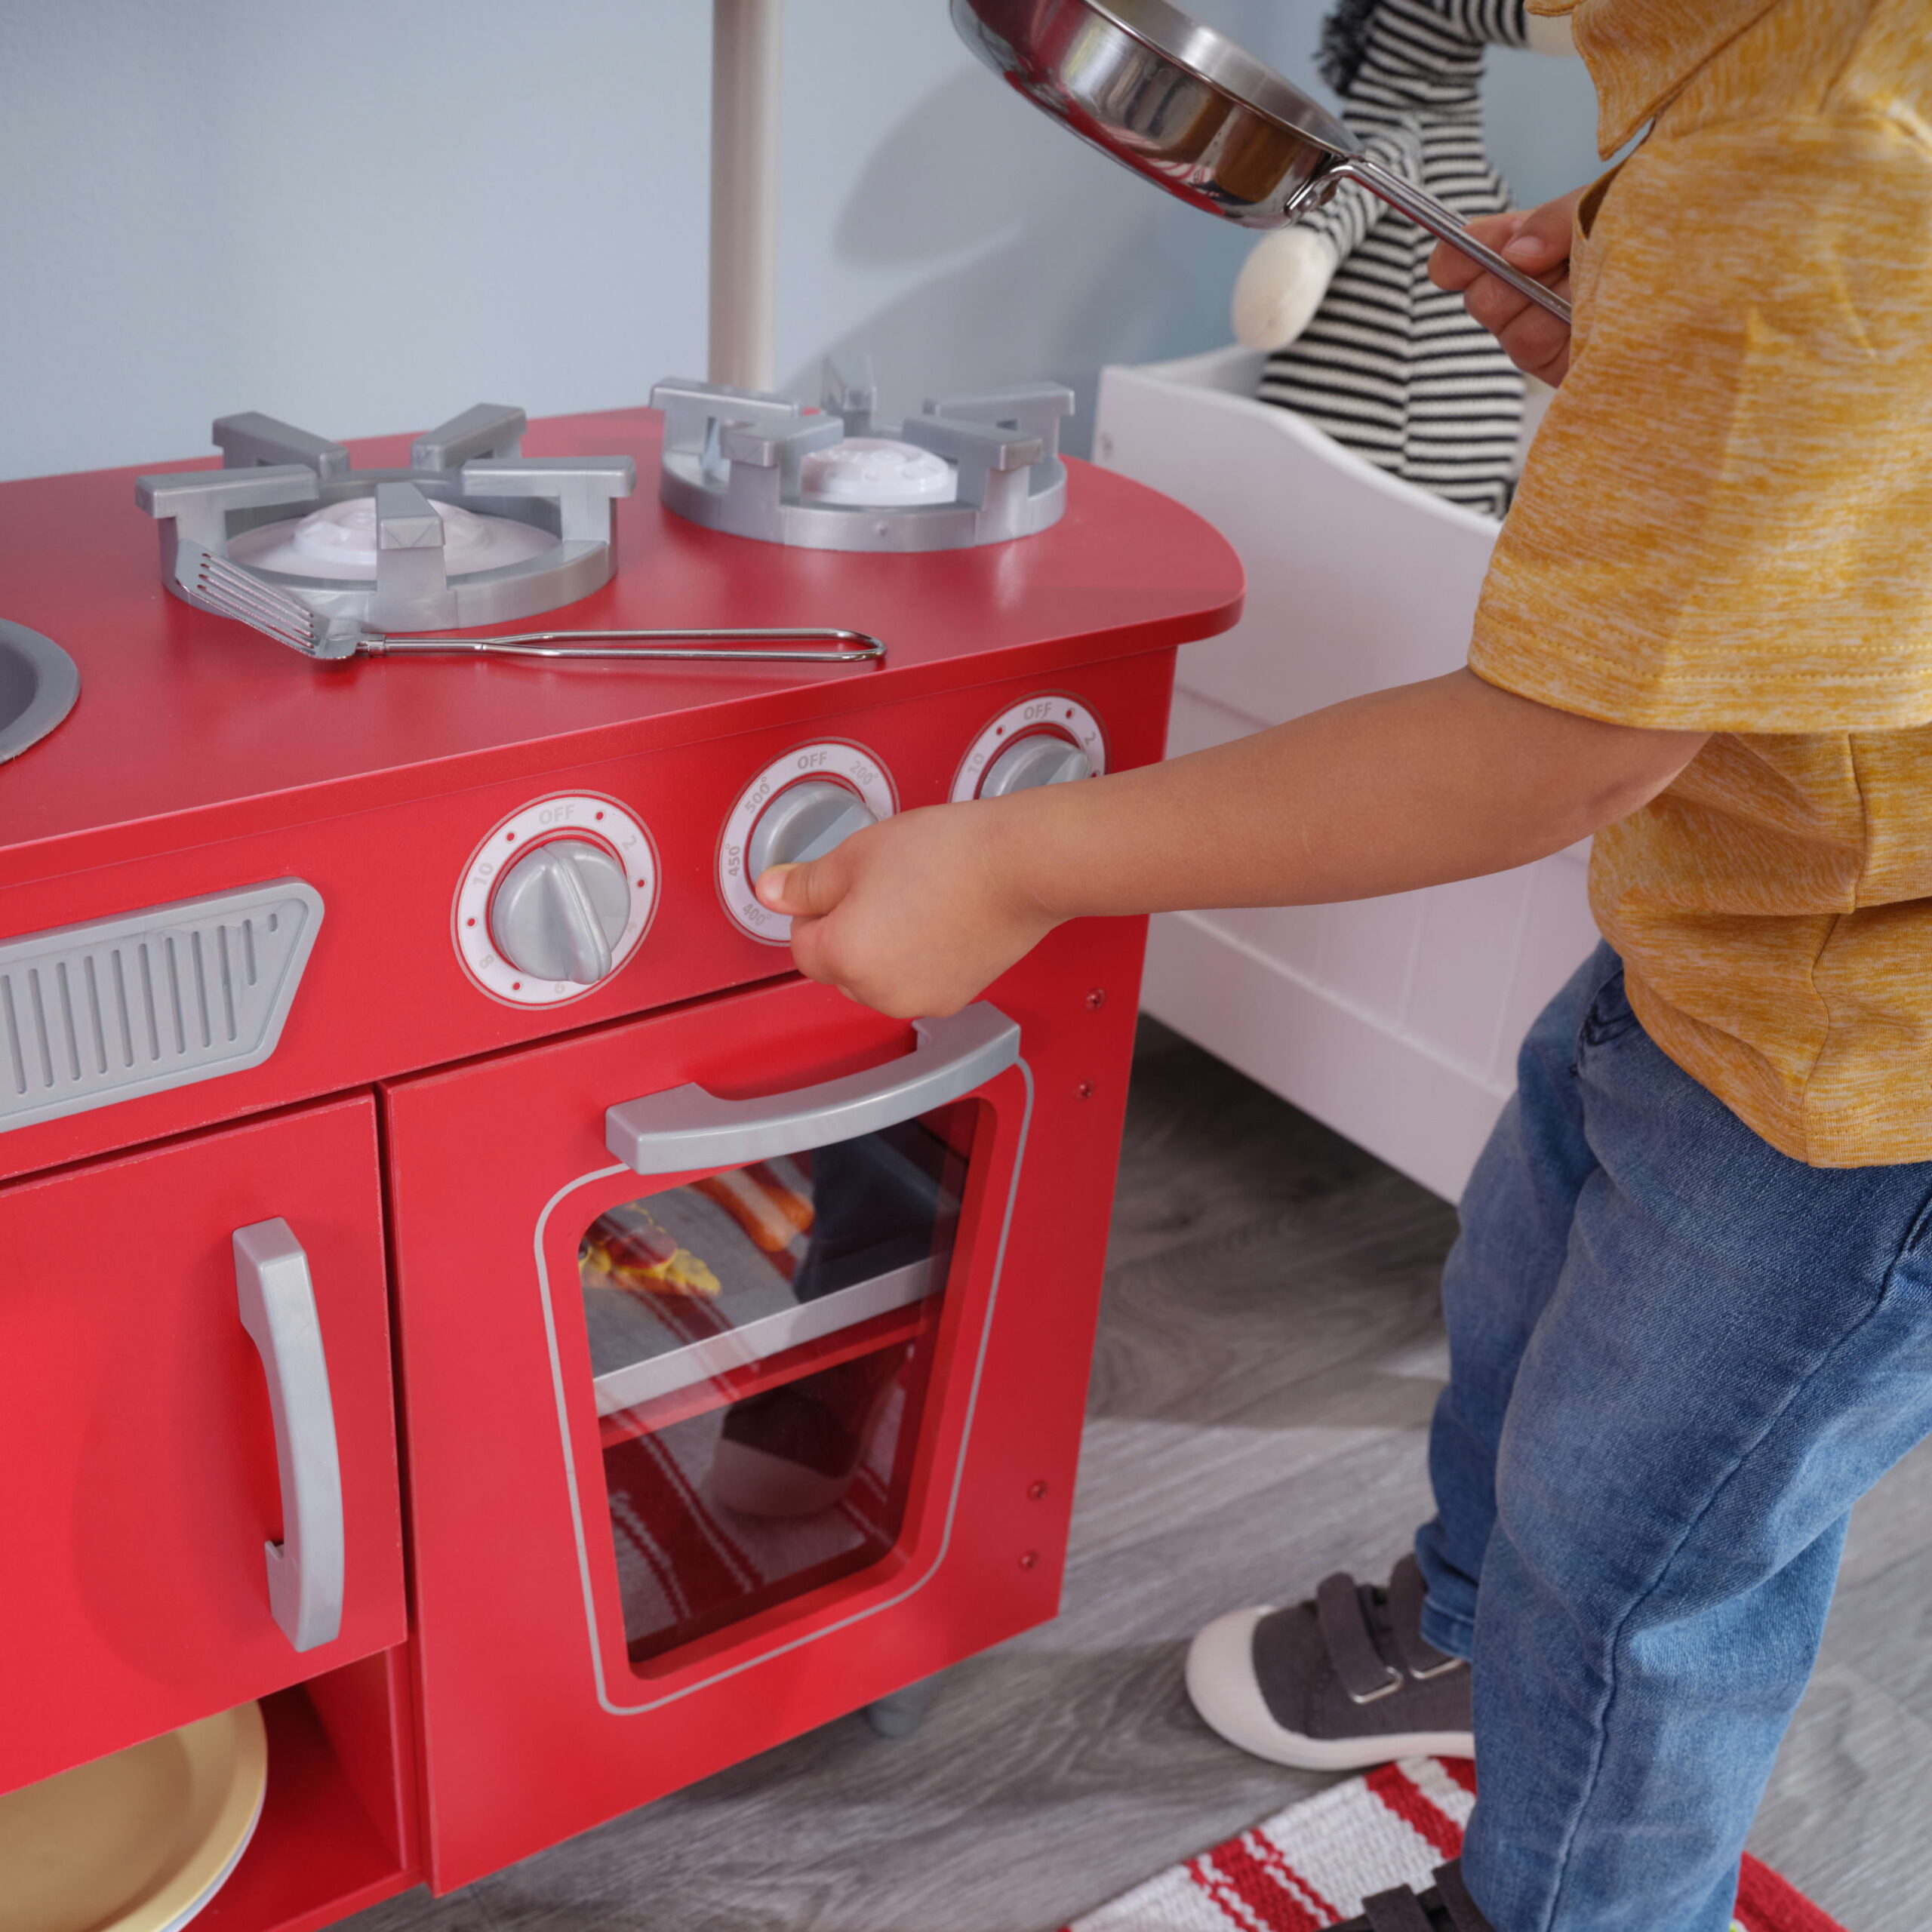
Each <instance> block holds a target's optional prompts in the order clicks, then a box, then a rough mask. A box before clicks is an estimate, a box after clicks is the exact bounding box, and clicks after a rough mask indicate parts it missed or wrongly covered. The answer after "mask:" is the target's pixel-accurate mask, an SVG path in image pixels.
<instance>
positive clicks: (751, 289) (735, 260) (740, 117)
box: [709, 0, 781, 389]
mask: <svg viewBox="0 0 1932 1932" xmlns="http://www.w3.org/2000/svg"><path fill="white" fill-rule="evenodd" d="M780 5H781V0H712V15H711V315H710V340H709V363H710V366H709V379H710V380H712V382H714V383H731V384H732V385H734V386H735V387H737V388H739V389H770V388H771V386H772V385H773V384H774V383H775V382H776V381H777V368H776V361H777V333H778V42H779V26H780Z"/></svg>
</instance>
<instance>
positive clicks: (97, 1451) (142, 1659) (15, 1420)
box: [0, 1096, 405, 1789]
mask: <svg viewBox="0 0 1932 1932" xmlns="http://www.w3.org/2000/svg"><path fill="white" fill-rule="evenodd" d="M248 1229H253V1230H254V1231H255V1232H254V1234H253V1235H251V1237H249V1238H248V1239H247V1240H245V1241H244V1242H242V1243H241V1244H238V1243H237V1242H236V1241H235V1235H236V1234H237V1232H240V1231H242V1230H248ZM238 1249H239V1251H240V1252H238ZM251 1256H252V1257H253V1259H252V1260H251ZM249 1276H253V1277H254V1279H253V1280H252V1281H251V1283H250V1288H251V1291H252V1292H253V1294H254V1297H255V1299H256V1300H257V1304H258V1309H260V1308H261V1307H262V1306H263V1303H264V1297H265V1306H266V1312H267V1313H268V1314H269V1315H270V1316H271V1317H272V1321H273V1323H274V1324H275V1327H274V1332H273V1333H272V1334H270V1333H269V1331H268V1329H267V1328H266V1327H265V1325H264V1317H263V1312H254V1313H253V1314H251V1317H250V1319H251V1321H253V1322H254V1324H255V1326H256V1327H257V1328H258V1329H262V1330H263V1332H264V1333H265V1334H267V1336H268V1346H266V1347H259V1346H257V1341H256V1340H255V1339H254V1337H253V1336H251V1332H250V1330H249V1328H248V1327H245V1326H244V1309H245V1305H246V1304H247V1303H248V1300H249V1299H250V1295H249V1293H248V1292H245V1291H244V1289H243V1288H242V1287H241V1286H239V1285H238V1279H239V1278H243V1277H249ZM308 1309H312V1315H309V1314H308V1313H306V1310H308ZM0 1361H4V1362H5V1371H4V1372H5V1400H4V1401H0V1494H4V1496H5V1505H4V1518H5V1525H6V1544H5V1566H6V1571H7V1577H8V1582H7V1587H6V1589H5V1591H4V1592H0V1709H4V1710H5V1712H6V1718H5V1722H4V1723H0V1789H11V1788H13V1787H14V1786H17V1785H20V1784H23V1783H28V1782H29V1781H31V1780H34V1779H36V1778H40V1777H46V1776H48V1775H49V1774H51V1773H53V1772H54V1771H57V1770H61V1769H63V1768H64V1767H66V1766H68V1765H69V1764H77V1763H80V1762H82V1761H84V1760H85V1759H88V1758H93V1757H97V1756H98V1755H100V1754H101V1753H102V1752H107V1751H111V1750H115V1749H119V1748H120V1747H121V1746H123V1745H126V1744H129V1743H134V1742H135V1741H136V1740H139V1739H140V1738H143V1737H151V1736H152V1735H154V1734H156V1733H157V1732H159V1731H162V1730H168V1729H170V1728H171V1727H174V1726H175V1725H177V1724H184V1723H186V1722H187V1721H189V1720H190V1719H192V1718H198V1717H202V1716H205V1715H207V1714H208V1713H209V1712H213V1711H217V1710H221V1709H226V1708H227V1707H228V1706H232V1705H234V1704H237V1703H241V1702H242V1701H243V1700H245V1699H248V1698H251V1697H260V1696H261V1695H263V1694H265V1693H266V1692H268V1691H271V1690H276V1689H278V1688H279V1687H281V1686H282V1685H285V1684H290V1683H292V1682H294V1681H297V1679H300V1678H308V1677H312V1676H313V1675H316V1674H317V1673H318V1672H321V1671H325V1670H328V1669H332V1668H334V1666H337V1665H338V1664H342V1663H347V1662H349V1660H351V1659H352V1658H354V1657H359V1656H361V1655H363V1654H365V1653H367V1652H369V1651H375V1650H378V1649H381V1648H384V1647H387V1646H389V1645H391V1644H395V1643H397V1642H399V1641H401V1638H402V1637H403V1635H404V1634H405V1613H404V1607H403V1593H402V1552H401V1527H400V1522H399V1517H398V1499H397V1489H396V1466H395V1429H394V1421H393V1416H392V1400H391V1375H390V1364H389V1330H388V1293H387V1283H386V1271H385V1266H384V1257H383V1232H382V1207H381V1199H380V1189H379V1183H378V1178H377V1148H376V1136H375V1118H374V1103H373V1102H372V1100H371V1099H370V1098H369V1097H367V1096H361V1097H356V1098H354V1099H351V1100H343V1101H339V1102H336V1103H332V1104H330V1105H328V1106H318V1107H312V1108H309V1109H306V1110H304V1111H303V1112H300V1113H294V1114H289V1115H283V1116H281V1117H280V1118H271V1119H268V1120H264V1121H259V1122H257V1123H254V1124H250V1125H248V1126H243V1127H237V1128H230V1129H229V1130H228V1131H225V1132H223V1133H219V1134H207V1135H203V1136H200V1137H196V1138H195V1139H192V1140H182V1141H177V1142H175V1143H171V1144H166V1145H163V1146H157V1147H155V1148H152V1149H146V1150H144V1151H143V1152H138V1153H134V1154H131V1155H127V1156H125V1158H121V1159H118V1160H110V1161H95V1162H92V1163H90V1164H88V1165H87V1166H85V1167H81V1168H70V1169H68V1170H66V1171H64V1172H57V1173H54V1174H49V1175H46V1176H44V1177H41V1178H38V1179H35V1180H26V1181H22V1182H19V1183H16V1184H15V1185H14V1186H10V1187H7V1188H5V1189H0ZM318 1364H319V1371H318ZM275 1377H279V1378H280V1383H279V1386H278V1388H277V1389H276V1390H275V1403H274V1404H272V1401H271V1386H270V1385H271V1382H272V1380H274V1379H275ZM276 1406H278V1407H280V1409H281V1411H283V1413H282V1414H281V1416H280V1417H277V1416H276V1414H275V1413H274V1409H275V1407H276ZM331 1442H332V1444H333V1451H332V1457H331ZM331 1460H332V1463H333V1467H332V1468H331ZM297 1464H299V1465H300V1472H299V1474H298V1472H297V1468H296V1465H297ZM285 1494H286V1495H288V1497H291V1499H292V1500H293V1503H294V1507H293V1509H292V1513H293V1514H294V1515H295V1516H296V1517H297V1518H298V1520H297V1521H295V1522H294V1523H292V1524H291V1523H285V1522H284V1521H283V1511H284V1497H285ZM332 1503H333V1504H334V1507H333V1508H331V1504H332ZM271 1545H275V1546H278V1548H277V1549H275V1550H274V1551H271V1549H270V1548H269V1546H271ZM298 1572H299V1573H300V1574H298ZM272 1573H278V1577H279V1580H278V1581H276V1582H275V1584H274V1586H273V1588H274V1594H275V1597H276V1598H277V1601H275V1602H272V1601H271V1577H272ZM304 1577H306V1580H307V1588H306V1589H303V1587H302V1582H303V1578H304ZM338 1585H339V1588H337V1587H336V1586H338ZM331 1598H339V1602H340V1611H339V1615H338V1614H335V1612H334V1610H333V1607H332V1604H331ZM303 1618H306V1623H304V1622H303V1621H302V1620H303ZM297 1641H301V1642H303V1644H305V1646H306V1647H304V1648H302V1649H299V1650H298V1649H297V1647H296V1643H297Z"/></svg>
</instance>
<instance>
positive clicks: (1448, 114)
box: [1260, 0, 1527, 517]
mask: <svg viewBox="0 0 1932 1932" xmlns="http://www.w3.org/2000/svg"><path fill="white" fill-rule="evenodd" d="M1526 40H1527V25H1526V23H1525V17H1524V0H1341V4H1340V5H1339V6H1337V8H1336V9H1335V10H1334V13H1333V14H1331V16H1330V17H1329V24H1328V26H1327V29H1326V32H1325V34H1324V71H1325V72H1327V75H1328V76H1329V78H1330V80H1331V85H1334V87H1335V88H1336V89H1337V92H1338V93H1339V94H1340V96H1341V100H1342V115H1343V118H1344V119H1345V120H1346V122H1348V123H1349V126H1350V127H1351V128H1353V129H1354V130H1355V133H1356V134H1358V136H1359V137H1361V138H1362V140H1363V142H1364V146H1365V147H1366V148H1367V151H1368V152H1370V153H1371V154H1372V155H1374V156H1375V158H1377V160H1379V161H1380V162H1383V164H1384V165H1386V166H1388V167H1390V168H1395V169H1398V171H1400V172H1401V173H1402V174H1404V175H1406V176H1407V177H1408V178H1409V179H1410V180H1412V181H1414V182H1416V183H1417V184H1418V185H1419V186H1421V187H1423V188H1424V189H1427V190H1428V192H1429V193H1430V194H1432V195H1435V197H1436V198H1438V200H1440V201H1442V202H1447V205H1449V206H1450V207H1451V208H1454V210H1455V211H1456V212H1457V214H1460V215H1461V216H1463V217H1464V218H1465V219H1469V218H1470V217H1473V216H1476V215H1481V214H1497V213H1499V212H1500V211H1501V210H1503V209H1504V208H1507V207H1508V206H1509V189H1508V187H1507V186H1506V184H1505V183H1504V182H1503V177H1501V176H1500V174H1497V171H1496V170H1495V169H1494V168H1493V167H1491V165H1490V162H1489V158H1488V156H1487V155H1486V154H1485V152H1484V149H1483V138H1482V103H1481V95H1480V92H1479V90H1480V88H1481V80H1482V61H1483V53H1482V50H1483V48H1484V47H1485V46H1486V45H1494V46H1504V47H1521V46H1522V45H1524V44H1525V42H1526ZM1308 225H1309V226H1312V227H1315V228H1316V229H1318V230H1319V231H1320V232H1321V233H1322V234H1323V235H1325V236H1326V238H1327V239H1328V241H1329V242H1330V243H1331V245H1332V246H1333V247H1334V250H1335V252H1336V254H1337V257H1338V258H1339V260H1340V266H1339V267H1338V268H1337V270H1336V272H1335V278H1334V281H1332V282H1331V284H1330V285H1329V287H1328V292H1327V295H1326V296H1325V297H1324V298H1323V300H1322V303H1321V307H1320V308H1319V309H1317V310H1316V312H1315V316H1314V318H1313V320H1312V321H1310V322H1309V325H1308V328H1306V331H1304V332H1303V334H1302V335H1301V336H1300V337H1299V338H1298V339H1297V340H1295V341H1294V342H1292V343H1290V344H1289V345H1288V346H1287V348H1285V349H1277V350H1276V351H1275V352H1274V353H1273V354H1272V355H1270V356H1269V358H1268V361H1267V363H1266V366H1265V368H1263V372H1262V377H1261V383H1260V397H1261V399H1262V401H1264V402H1272V403H1278V404H1280V405H1281V406H1282V407H1284V408H1289V409H1293V410H1294V411H1297V413H1298V414H1300V415H1302V416H1304V417H1306V418H1307V419H1308V420H1309V421H1310V422H1312V423H1314V424H1315V425H1316V426H1317V427H1318V428H1320V429H1325V430H1326V431H1327V432H1328V434H1329V435H1331V436H1333V437H1334V438H1335V440H1336V441H1337V442H1339V443H1341V444H1343V445H1345V446H1346V448H1349V449H1351V450H1353V451H1355V453H1356V454H1357V455H1358V456H1361V457H1365V458H1366V459H1367V460H1368V461H1369V462H1371V463H1374V465H1375V466H1377V469H1384V470H1387V471H1389V472H1391V473H1392V474H1393V475H1397V476H1400V477H1403V478H1406V479H1407V481H1410V482H1411V483H1417V484H1420V485H1422V487H1423V488H1425V489H1428V490H1432V491H1435V492H1436V494H1438V495H1439V496H1442V497H1447V498H1448V499H1449V500H1450V501H1451V502H1452V503H1460V504H1463V505H1464V506H1466V507H1467V508H1469V509H1473V510H1477V511H1479V512H1484V513H1485V514H1487V515H1491V516H1498V517H1500V515H1502V514H1503V510H1504V509H1505V508H1506V506H1507V505H1508V502H1509V471H1510V469H1511V466H1512V461H1513V458H1514V456H1515V449H1516V442H1517V438H1518V435H1519V433H1520V432H1521V426H1522V420H1523V378H1522V377H1521V374H1519V373H1518V371H1517V370H1516V368H1515V366H1514V365H1512V363H1511V361H1510V360H1509V357H1508V356H1506V355H1505V354H1504V353H1503V351H1502V349H1501V348H1500V347H1499V346H1498V345H1497V342H1496V340H1495V339H1494V337H1492V336H1491V334H1489V333H1488V331H1487V330H1485V329H1483V328H1480V327H1478V325H1477V324H1475V322H1473V321H1471V320H1470V319H1469V316H1468V315H1467V314H1466V312H1465V311H1464V309H1463V300H1462V297H1460V295H1456V294H1445V293H1444V291H1441V289H1438V288H1436V287H1435V285H1433V284H1432V282H1431V281H1429V251H1430V250H1431V249H1432V248H1433V247H1434V245H1435V244H1434V242H1432V239H1431V238H1430V237H1429V235H1426V234H1425V233H1424V232H1423V230H1422V229H1420V228H1417V226H1415V225H1414V223H1411V222H1410V221H1407V220H1404V218H1403V217H1401V216H1399V215H1398V214H1395V213H1394V212H1393V211H1392V210H1390V209H1389V208H1387V207H1386V206H1385V205H1384V204H1383V203H1382V202H1379V201H1377V200H1376V199H1375V198H1374V197H1373V196H1372V195H1370V194H1369V193H1368V192H1367V191H1366V190H1365V189H1361V188H1358V187H1355V186H1352V185H1351V186H1345V187H1343V189H1340V191H1339V192H1337V194H1336V195H1335V197H1334V199H1333V200H1332V201H1331V202H1329V204H1328V205H1327V207H1326V208H1323V209H1321V211H1318V213H1317V214H1315V215H1313V216H1312V217H1309V221H1308Z"/></svg>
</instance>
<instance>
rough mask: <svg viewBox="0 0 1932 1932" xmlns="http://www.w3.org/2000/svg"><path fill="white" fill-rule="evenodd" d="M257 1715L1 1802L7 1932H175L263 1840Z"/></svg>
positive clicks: (265, 1764)
mask: <svg viewBox="0 0 1932 1932" xmlns="http://www.w3.org/2000/svg"><path fill="white" fill-rule="evenodd" d="M268 1770H269V1749H268V1737H267V1734H266V1732H265V1731H264V1730H263V1727H262V1713H261V1709H260V1706H258V1705H255V1704H243V1705H242V1706H239V1707H238V1709H235V1710H232V1711H224V1712H222V1713H221V1715H220V1716H218V1717H212V1718H202V1721H200V1722H199V1723H198V1724H185V1725H183V1727H182V1728H181V1729H180V1730H171V1731H169V1732H168V1733H167V1734H165V1736H162V1737H152V1738H149V1740H148V1741H147V1742H146V1743H145V1744H137V1745H134V1746H132V1747H131V1749H128V1750H125V1751H117V1752H115V1753H114V1754H113V1755H112V1756H111V1757H106V1758H96V1759H95V1760H94V1762H93V1763H92V1764H79V1765H76V1766H75V1768H74V1769H73V1770H71V1771H63V1772H62V1773H61V1774H60V1776H59V1777H51V1778H46V1779H43V1780H42V1782H41V1783H38V1784H30V1785H29V1786H26V1788H25V1789H23V1790H20V1791H14V1792H8V1793H7V1795H5V1797H0V1932H177V1928H178V1927H181V1926H183V1925H186V1924H187V1922H188V1921H189V1919H191V1918H193V1917H194V1916H195V1914H196V1913H197V1912H199V1911H200V1910H201V1909H202V1906H205V1905H206V1904H207V1903H208V1901H209V1900H211V1898H213V1897H214V1895H215V1894H216V1893H217V1891H218V1890H220V1887H221V1884H222V1881H223V1880H224V1879H225V1878H227V1876H228V1875H229V1872H232V1871H233V1870H234V1869H235V1861H236V1860H238V1858H240V1857H241V1856H242V1852H243V1851H244V1850H245V1849H246V1848H247V1847H248V1841H249V1839H250V1838H252V1837H253V1836H254V1830H255V1823H256V1820H257V1819H259V1818H260V1817H261V1815H262V1795H263V1792H265V1791H266V1789H268Z"/></svg>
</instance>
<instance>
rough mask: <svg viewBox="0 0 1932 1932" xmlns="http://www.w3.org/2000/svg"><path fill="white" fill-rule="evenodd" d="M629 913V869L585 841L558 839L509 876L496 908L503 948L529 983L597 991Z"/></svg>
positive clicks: (494, 935)
mask: <svg viewBox="0 0 1932 1932" xmlns="http://www.w3.org/2000/svg"><path fill="white" fill-rule="evenodd" d="M630 915H631V896H630V887H629V881H627V879H626V877H625V874H624V869H623V866H620V864H619V863H617V857H616V855H615V854H613V853H611V852H610V851H607V850H606V849H605V848H604V847H603V846H601V845H599V844H593V843H592V841H590V840H589V839H586V838H555V839H552V840H551V841H549V843H548V844H543V845H539V846H537V848H535V849H534V850H533V851H530V852H528V853H526V854H525V855H524V856H523V857H521V858H520V859H518V860H517V861H516V862H515V863H514V864H513V865H512V866H511V867H510V868H509V870H508V871H507V872H505V873H504V875H503V879H502V881H501V883H500V884H499V885H498V886H497V890H496V893H495V895H494V897H493V898H492V899H491V902H490V937H491V939H492V940H494V941H495V943H496V947H497V951H498V952H500V953H501V954H502V955H503V957H504V958H506V959H507V960H508V961H509V962H510V964H512V965H513V966H515V968H517V969H518V971H520V972H524V973H527V974H529V975H530V976H531V978H533V979H537V980H551V981H553V982H554V981H558V980H568V981H570V982H572V983H574V984H576V985H577V986H594V985H595V983H597V982H598V980H601V979H603V978H605V977H606V976H607V975H608V974H609V973H610V971H611V967H612V964H613V963H614V949H615V948H616V946H617V943H618V942H619V940H621V939H622V937H623V933H624V928H625V926H626V924H627V923H628V922H629V918H630Z"/></svg>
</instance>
